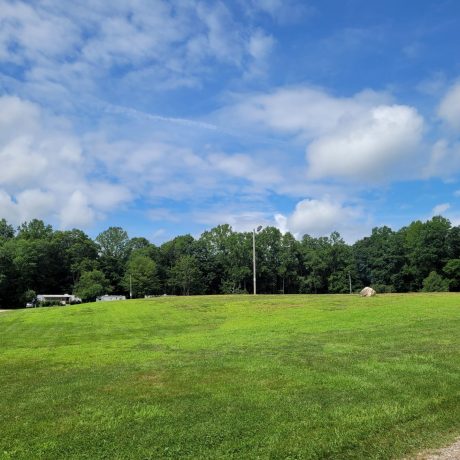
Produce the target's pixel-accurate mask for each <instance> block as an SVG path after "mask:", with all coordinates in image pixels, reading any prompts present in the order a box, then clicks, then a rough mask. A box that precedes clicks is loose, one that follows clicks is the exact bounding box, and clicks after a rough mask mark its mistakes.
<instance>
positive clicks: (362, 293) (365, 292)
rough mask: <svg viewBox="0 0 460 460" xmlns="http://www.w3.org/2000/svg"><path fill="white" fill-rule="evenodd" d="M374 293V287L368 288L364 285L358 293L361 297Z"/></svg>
mask: <svg viewBox="0 0 460 460" xmlns="http://www.w3.org/2000/svg"><path fill="white" fill-rule="evenodd" d="M375 294H377V293H376V292H375V291H374V289H372V288H370V287H365V288H364V289H363V290H362V291H361V292H360V293H359V295H360V296H361V297H372V296H374V295H375Z"/></svg>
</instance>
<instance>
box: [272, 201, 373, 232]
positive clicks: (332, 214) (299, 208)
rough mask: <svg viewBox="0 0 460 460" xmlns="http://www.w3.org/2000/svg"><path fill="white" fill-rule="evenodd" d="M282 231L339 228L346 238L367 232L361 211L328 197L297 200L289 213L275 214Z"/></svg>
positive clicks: (325, 230)
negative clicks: (286, 214)
mask: <svg viewBox="0 0 460 460" xmlns="http://www.w3.org/2000/svg"><path fill="white" fill-rule="evenodd" d="M275 220H276V222H277V225H278V227H279V228H280V230H281V231H283V232H286V231H290V232H291V233H293V234H294V235H295V236H296V237H297V238H300V237H302V236H303V235H304V234H309V235H311V236H316V237H317V236H325V235H328V234H330V233H331V232H333V231H339V232H340V233H342V234H343V236H344V237H345V238H346V239H347V240H355V239H357V238H358V237H359V236H361V235H362V234H364V233H365V232H366V228H365V226H363V222H362V221H363V214H362V211H361V210H360V209H359V208H357V207H353V206H346V205H343V204H342V203H339V202H337V201H334V200H333V199H331V198H329V197H324V198H322V199H305V200H302V201H300V202H299V203H297V205H296V207H295V209H294V211H293V212H292V214H290V215H288V216H285V215H283V214H277V215H276V216H275Z"/></svg>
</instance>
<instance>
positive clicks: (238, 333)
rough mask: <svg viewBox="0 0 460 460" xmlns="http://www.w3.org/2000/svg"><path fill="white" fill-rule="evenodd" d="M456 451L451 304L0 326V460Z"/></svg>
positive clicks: (97, 313)
mask: <svg viewBox="0 0 460 460" xmlns="http://www.w3.org/2000/svg"><path fill="white" fill-rule="evenodd" d="M458 436H460V295H457V294H413V295H381V296H377V297H375V298H369V299H363V298H360V297H357V296H346V295H334V296H333V295H324V296H320V295H318V296H303V295H302V296H300V295H299V296H288V295H286V296H257V297H256V298H254V297H252V296H213V297H188V298H187V297H169V298H168V297H166V298H156V299H148V300H132V301H123V302H113V303H110V302H107V303H92V304H85V305H80V306H71V307H62V308H59V307H58V308H56V307H55V308H42V309H35V310H22V311H15V312H7V313H0V458H2V459H9V458H11V459H28V460H29V459H34V458H43V459H73V458H87V459H99V458H106V459H129V458H132V459H149V458H212V459H217V458H241V459H252V458H261V459H265V458H272V459H282V458H290V459H294V458H299V459H300V458H301V459H309V458H311V459H315V458H318V459H319V458H322V459H326V458H330V459H361V458H382V459H384V458H385V459H386V458H401V457H404V456H405V455H409V454H411V453H414V452H417V451H418V450H422V449H424V448H427V447H435V446H438V445H441V444H445V443H448V442H450V441H452V440H454V439H455V438H456V437H458Z"/></svg>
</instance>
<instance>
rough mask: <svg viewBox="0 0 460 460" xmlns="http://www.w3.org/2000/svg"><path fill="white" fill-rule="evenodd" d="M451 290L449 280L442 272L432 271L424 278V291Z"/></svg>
mask: <svg viewBox="0 0 460 460" xmlns="http://www.w3.org/2000/svg"><path fill="white" fill-rule="evenodd" d="M448 290H449V281H448V280H446V279H445V278H443V277H442V276H441V275H440V274H438V273H436V272H435V271H432V272H431V273H430V274H429V275H428V276H427V277H426V278H425V279H424V280H423V289H422V291H423V292H446V291H448Z"/></svg>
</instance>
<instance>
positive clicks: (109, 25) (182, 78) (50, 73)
mask: <svg viewBox="0 0 460 460" xmlns="http://www.w3.org/2000/svg"><path fill="white" fill-rule="evenodd" d="M0 11H2V14H1V17H0V62H8V63H14V64H15V65H17V66H22V67H23V70H24V75H25V78H24V80H23V82H22V83H23V84H22V88H21V91H22V94H23V95H25V96H26V97H28V98H31V97H41V98H43V99H46V100H53V101H54V103H58V102H60V103H61V104H62V105H66V104H69V103H71V102H70V101H72V102H73V103H75V104H78V103H79V102H80V101H79V97H84V98H85V99H88V100H89V99H90V98H91V96H94V95H96V94H97V93H98V88H99V87H100V85H101V83H100V82H104V81H105V80H106V77H107V75H110V73H111V72H112V70H113V69H114V68H115V69H116V72H117V77H118V79H117V80H118V81H117V86H118V87H120V86H122V87H124V88H125V90H129V89H131V91H133V90H136V89H137V88H139V87H140V85H139V83H140V82H141V83H142V84H146V83H148V86H149V88H152V90H154V89H157V90H165V89H171V88H176V87H179V86H196V85H199V84H200V81H201V80H202V79H204V78H208V77H209V75H210V74H211V72H212V71H213V68H214V66H212V65H210V64H215V63H216V62H217V63H220V64H224V65H229V66H231V67H233V70H236V71H238V72H240V73H241V75H245V74H247V73H248V72H252V71H253V70H254V69H255V68H260V67H261V64H260V63H261V62H263V61H264V60H265V59H266V57H267V56H268V52H269V49H270V47H271V44H272V41H273V39H272V38H271V37H270V36H268V35H267V34H265V33H264V32H263V31H262V30H256V31H255V32H253V29H254V27H253V26H252V23H251V21H248V18H246V21H241V20H240V19H241V18H237V17H236V16H235V15H234V13H233V12H232V11H231V9H230V8H228V7H227V6H226V4H225V3H224V2H220V1H217V2H212V3H209V2H205V1H187V2H169V1H163V0H156V1H155V5H154V7H152V3H151V2H150V1H149V0H138V1H136V2H124V1H120V2H118V1H117V2H109V3H108V2H105V1H100V0H91V1H90V0H83V1H82V2H72V3H66V4H64V3H63V2H60V1H58V0H47V1H46V2H35V3H33V2H32V3H31V2H26V1H21V0H18V1H15V2H12V1H9V0H0ZM5 82H6V83H8V85H9V88H10V89H12V88H13V86H15V82H14V79H13V80H8V81H5ZM63 94H65V97H63ZM77 94H78V97H75V95H77Z"/></svg>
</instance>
